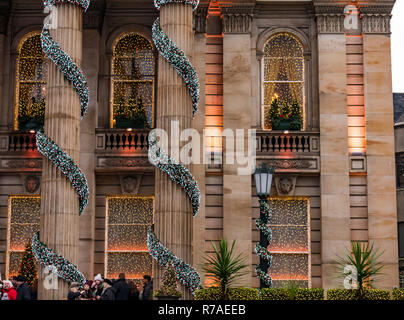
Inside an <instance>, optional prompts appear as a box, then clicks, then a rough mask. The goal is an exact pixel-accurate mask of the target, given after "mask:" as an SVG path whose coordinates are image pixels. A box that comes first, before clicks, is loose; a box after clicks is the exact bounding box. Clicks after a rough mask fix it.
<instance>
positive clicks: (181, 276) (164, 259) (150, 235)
mask: <svg viewBox="0 0 404 320" xmlns="http://www.w3.org/2000/svg"><path fill="white" fill-rule="evenodd" d="M147 246H148V248H149V253H150V255H151V256H152V257H153V258H154V259H156V260H157V261H158V263H159V264H160V265H162V266H163V267H167V266H168V263H169V262H170V261H171V263H172V265H173V267H174V268H175V274H176V277H177V279H178V280H179V281H180V282H181V284H183V285H184V286H185V287H187V288H188V289H189V290H190V291H191V293H192V295H193V294H194V293H195V290H198V289H199V288H200V283H201V278H200V276H199V274H198V272H197V271H196V270H195V269H194V268H193V267H192V266H191V265H189V264H187V263H185V262H184V260H182V259H181V258H178V257H176V256H175V255H174V254H173V253H172V252H171V251H170V250H168V249H167V248H166V247H165V246H164V245H163V244H162V243H161V242H160V241H159V240H158V239H157V237H156V235H155V234H154V232H153V230H152V228H150V229H149V231H148V232H147Z"/></svg>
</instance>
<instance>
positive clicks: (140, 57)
mask: <svg viewBox="0 0 404 320" xmlns="http://www.w3.org/2000/svg"><path fill="white" fill-rule="evenodd" d="M348 4H350V3H348V1H331V0H300V1H298V0H296V1H271V0H261V1H253V0H250V1H242V0H240V1H236V0H232V1H226V2H222V1H218V2H215V1H211V2H207V1H201V3H200V5H199V7H198V9H197V10H196V11H195V12H194V14H193V17H194V19H193V30H194V41H193V45H192V46H191V50H190V51H193V53H192V52H191V53H190V58H191V61H192V63H193V65H194V66H195V68H196V70H197V72H198V74H199V80H200V83H201V90H200V106H199V112H198V114H197V115H196V117H195V118H194V120H193V121H192V126H193V128H194V129H196V130H197V131H198V132H199V133H201V134H202V133H203V132H204V129H206V130H205V133H206V135H207V136H208V138H207V139H206V143H205V145H204V144H203V143H202V144H201V145H202V147H201V151H202V154H203V153H205V151H206V150H207V149H209V152H211V153H212V155H218V154H219V155H222V159H223V162H222V163H216V164H208V165H207V164H194V165H193V166H192V172H193V174H194V176H195V178H196V179H197V181H198V183H199V187H200V190H201V208H200V211H199V214H198V215H197V216H196V217H195V218H194V219H193V220H192V224H193V233H191V235H192V239H193V240H192V258H191V259H192V260H193V261H192V263H193V265H194V266H195V267H196V268H197V269H198V270H200V265H201V263H202V261H203V257H204V255H205V253H206V254H209V253H211V252H212V250H213V249H212V245H211V242H212V241H218V240H219V239H221V238H222V237H224V238H226V239H228V240H236V248H237V250H238V251H240V252H242V253H243V254H244V256H245V259H246V262H247V264H248V266H249V273H248V274H247V275H245V276H243V277H242V278H241V279H240V285H244V286H250V287H251V286H253V287H258V286H259V281H258V279H257V277H256V275H255V272H254V265H256V264H257V263H258V257H257V256H256V254H255V253H254V246H255V243H256V242H257V241H258V240H259V232H258V230H257V229H256V227H255V222H254V220H255V219H256V218H258V216H259V204H258V198H257V196H256V190H255V185H254V179H253V177H252V176H251V175H240V174H239V172H238V170H237V169H239V167H241V166H242V165H237V164H231V163H227V162H226V161H224V159H225V158H226V156H227V154H228V146H229V143H230V142H229V140H227V139H222V135H225V132H226V130H234V132H235V130H236V129H244V130H245V131H244V132H247V131H246V130H248V129H255V130H256V146H255V147H256V155H257V164H258V165H261V164H263V163H265V164H266V165H268V166H272V167H274V168H275V169H276V173H275V176H274V183H273V186H272V192H271V198H270V205H271V208H272V210H273V221H272V223H273V225H272V228H273V233H274V236H273V241H272V244H271V247H270V249H271V251H272V252H273V255H274V262H273V267H272V269H271V271H270V273H271V274H272V276H273V279H274V280H275V282H276V283H277V284H278V283H279V284H280V285H281V283H282V281H288V280H294V281H302V282H303V283H304V285H307V286H311V287H323V288H333V287H340V286H341V285H342V281H339V280H338V279H336V278H335V273H336V264H335V260H336V259H337V256H338V255H342V254H344V252H345V251H346V248H348V247H349V245H350V242H351V241H362V242H368V241H369V242H372V243H374V244H375V246H376V247H378V248H380V249H383V250H384V253H383V255H382V258H381V259H382V262H383V264H385V265H386V272H385V273H386V275H387V276H385V277H384V278H383V280H380V281H379V282H377V283H376V285H377V286H378V287H380V288H389V289H391V288H392V287H393V286H394V285H398V272H399V267H398V239H397V207H396V189H395V181H396V175H395V169H394V161H395V155H394V130H393V128H394V126H393V98H392V87H391V59H390V28H389V26H390V18H391V10H392V7H393V5H394V1H393V0H379V1H378V0H373V1H371V0H369V1H356V2H354V3H352V4H351V7H348V8H347V5H348ZM0 5H1V10H0V75H1V76H0V110H1V111H0V114H1V117H0V274H2V276H3V277H4V276H8V275H11V274H13V273H15V272H18V271H17V270H16V269H18V261H19V259H20V255H21V250H23V249H24V246H25V242H24V241H26V239H27V236H28V235H31V234H32V233H33V232H34V231H35V230H37V229H38V225H39V220H38V219H39V218H38V216H35V214H33V213H38V212H39V209H38V199H39V196H40V193H41V186H42V181H41V177H42V176H41V168H42V157H41V155H40V154H39V153H38V152H37V150H36V147H35V141H34V134H33V133H32V132H31V130H30V129H29V128H28V129H27V127H25V128H22V127H21V126H20V123H19V121H21V117H19V115H20V113H21V112H22V111H21V108H22V107H24V106H25V107H26V108H28V109H29V108H33V104H35V107H39V105H40V103H41V98H43V97H46V87H47V85H48V84H47V83H46V79H47V78H46V76H43V75H44V74H45V73H46V59H45V61H44V62H43V63H42V62H38V61H42V60H41V59H42V58H41V57H40V53H39V54H38V55H35V54H36V53H35V52H34V51H35V49H32V47H35V43H36V42H35V41H37V40H35V36H36V37H38V34H39V33H40V31H41V28H42V25H43V19H44V16H45V15H44V13H43V6H42V3H41V1H27V0H12V1H6V0H2V1H0ZM352 6H353V7H352ZM353 8H354V9H353ZM347 9H348V11H347ZM158 15H159V12H158V11H157V10H156V9H155V8H154V6H153V1H145V0H136V1H125V0H92V1H91V5H90V8H89V10H88V11H87V12H86V13H85V14H84V17H83V31H82V37H83V42H82V45H83V56H82V62H81V65H82V69H83V71H84V73H85V75H86V77H87V80H88V83H89V87H90V105H89V111H88V114H87V116H86V117H85V118H84V119H83V121H81V124H80V126H81V136H80V167H81V168H82V169H83V171H84V172H85V174H86V176H87V179H88V182H89V188H90V190H91V195H90V199H89V205H88V206H87V208H86V210H85V212H84V214H83V215H82V216H81V217H80V218H79V219H80V220H79V256H78V261H77V264H78V267H79V269H80V270H81V271H82V272H83V273H84V274H85V276H86V277H92V276H93V275H94V274H96V273H102V274H105V275H106V276H107V277H116V275H117V273H119V272H120V271H124V272H126V273H127V274H128V275H129V277H132V278H139V277H140V276H141V275H143V274H145V273H153V269H152V267H151V259H150V257H149V256H148V253H147V247H146V242H145V230H146V229H147V227H148V226H150V225H151V224H152V223H153V222H154V217H153V212H154V211H155V208H153V205H154V204H153V203H154V201H153V199H154V200H155V199H156V197H157V195H156V192H168V191H167V190H164V188H163V187H161V186H160V187H159V188H158V190H159V191H156V190H157V188H155V185H156V181H157V180H156V177H155V174H156V173H155V168H154V167H153V166H151V164H150V163H149V161H148V158H147V143H146V141H147V134H148V132H149V129H148V128H144V129H133V128H131V129H129V128H128V127H127V128H126V129H124V128H117V124H118V122H119V121H118V120H117V119H118V118H117V116H116V114H117V113H118V111H117V110H118V109H117V108H119V106H120V103H121V102H120V101H121V100H120V99H121V98H122V97H123V98H122V99H123V100H122V101H124V102H122V103H123V104H125V103H129V102H128V99H129V98H131V97H132V98H133V97H134V98H135V104H138V103H139V98H140V97H141V98H142V103H143V104H144V107H145V109H146V114H147V121H148V125H146V127H147V126H149V127H154V126H156V119H158V118H159V116H160V115H161V114H162V112H163V111H162V110H163V107H164V103H165V100H164V99H165V98H164V96H163V94H160V96H159V93H160V92H161V91H160V90H159V88H158V84H159V83H160V82H159V81H161V79H162V78H164V77H165V76H166V75H165V74H164V72H165V71H164V70H165V69H164V68H161V70H160V69H159V68H158V66H159V64H158V63H157V61H158V59H159V58H158V52H157V51H156V49H155V48H154V45H153V42H152V30H151V27H152V24H153V22H154V20H155V19H156V18H157V17H158ZM348 18H353V19H355V18H358V24H357V26H355V27H354V28H352V27H351V26H352V23H354V20H349V19H348ZM347 19H348V20H347ZM346 21H348V24H346ZM352 21H353V22H352ZM350 23H351V24H350ZM30 39H31V40H30ZM27 41H28V42H27ZM121 41H123V42H121ZM125 43H126V44H125ZM128 43H129V44H130V46H132V49H133V46H135V47H136V48H138V49H136V50H134V51H133V52H132V51H131V52H132V53H133V56H131V55H129V56H126V55H125V54H127V53H128V51H125V49H120V48H125V46H127V44H128ZM274 48H275V49H274ZM24 50H26V51H27V52H28V53H29V52H31V51H30V50H33V51H32V55H31V54H27V53H26V52H25V51H24ZM120 50H121V51H120ZM24 52H25V53H24ZM132 53H131V54H132ZM30 57H31V58H30ZM29 59H31V60H32V61H34V62H26V63H28V64H26V65H24V63H25V62H24V61H31V60H29ZM128 59H129V60H128ZM131 59H132V60H131ZM35 61H36V62H35ZM122 61H123V62H122ZM128 61H129V62H128ZM136 61H140V62H138V63H137V62H136ZM277 61H282V62H281V63H279V64H278V62H277ZM30 63H32V64H30ZM32 65H33V66H34V67H33V69H32V68H31V67H32ZM39 65H41V67H38V66H39ZM118 66H119V67H118ZM30 68H31V69H30ZM119 68H121V69H120V71H117V70H118V69H119ZM24 70H28V71H27V73H28V74H29V75H28V76H27V78H24V76H23V75H24V72H25V71H24ZM37 71H38V72H39V73H40V74H38V72H37ZM30 72H31V73H30ZM274 75H275V76H274ZM275 94H277V95H280V96H281V97H282V98H284V99H285V100H286V99H295V100H297V101H298V102H299V105H300V107H301V112H302V119H303V120H302V128H301V130H285V129H282V130H273V129H271V128H269V127H268V126H267V125H266V123H267V118H268V112H270V108H271V103H272V102H273V97H274V96H275ZM23 101H25V102H23ZM290 102H292V101H290ZM24 103H25V105H24ZM203 140H204V139H203ZM245 140H246V141H245V142H248V141H247V139H245ZM173 192H174V191H173ZM29 212H30V213H32V214H27V213H29ZM128 217H131V218H128ZM203 281H205V279H203Z"/></svg>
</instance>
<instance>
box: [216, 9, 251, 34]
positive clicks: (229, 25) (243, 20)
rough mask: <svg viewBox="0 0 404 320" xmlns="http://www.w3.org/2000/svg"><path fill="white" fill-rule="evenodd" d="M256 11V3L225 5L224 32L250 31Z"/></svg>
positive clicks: (223, 13) (223, 14)
mask: <svg viewBox="0 0 404 320" xmlns="http://www.w3.org/2000/svg"><path fill="white" fill-rule="evenodd" d="M255 12H256V8H255V6H254V5H234V4H233V5H229V6H225V5H223V6H222V16H223V32H224V33H250V32H251V24H252V21H253V18H254V14H255Z"/></svg>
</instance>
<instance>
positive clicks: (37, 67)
mask: <svg viewBox="0 0 404 320" xmlns="http://www.w3.org/2000/svg"><path fill="white" fill-rule="evenodd" d="M16 70H17V76H16V105H15V123H14V128H15V130H30V129H39V128H40V127H42V126H43V123H44V116H45V97H46V75H47V60H46V58H45V55H44V53H43V52H42V48H41V39H40V34H39V33H31V34H29V35H27V36H26V37H25V38H24V39H23V40H22V41H21V43H20V45H19V47H18V57H17V66H16Z"/></svg>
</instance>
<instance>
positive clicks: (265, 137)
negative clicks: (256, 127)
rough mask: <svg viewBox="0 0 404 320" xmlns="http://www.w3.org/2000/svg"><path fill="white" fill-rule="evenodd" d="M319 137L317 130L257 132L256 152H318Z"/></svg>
mask: <svg viewBox="0 0 404 320" xmlns="http://www.w3.org/2000/svg"><path fill="white" fill-rule="evenodd" d="M319 138H320V134H319V133H318V132H290V133H283V132H276V131H262V132H257V153H259V154H282V153H298V154H303V153H319V151H320V144H319Z"/></svg>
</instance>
